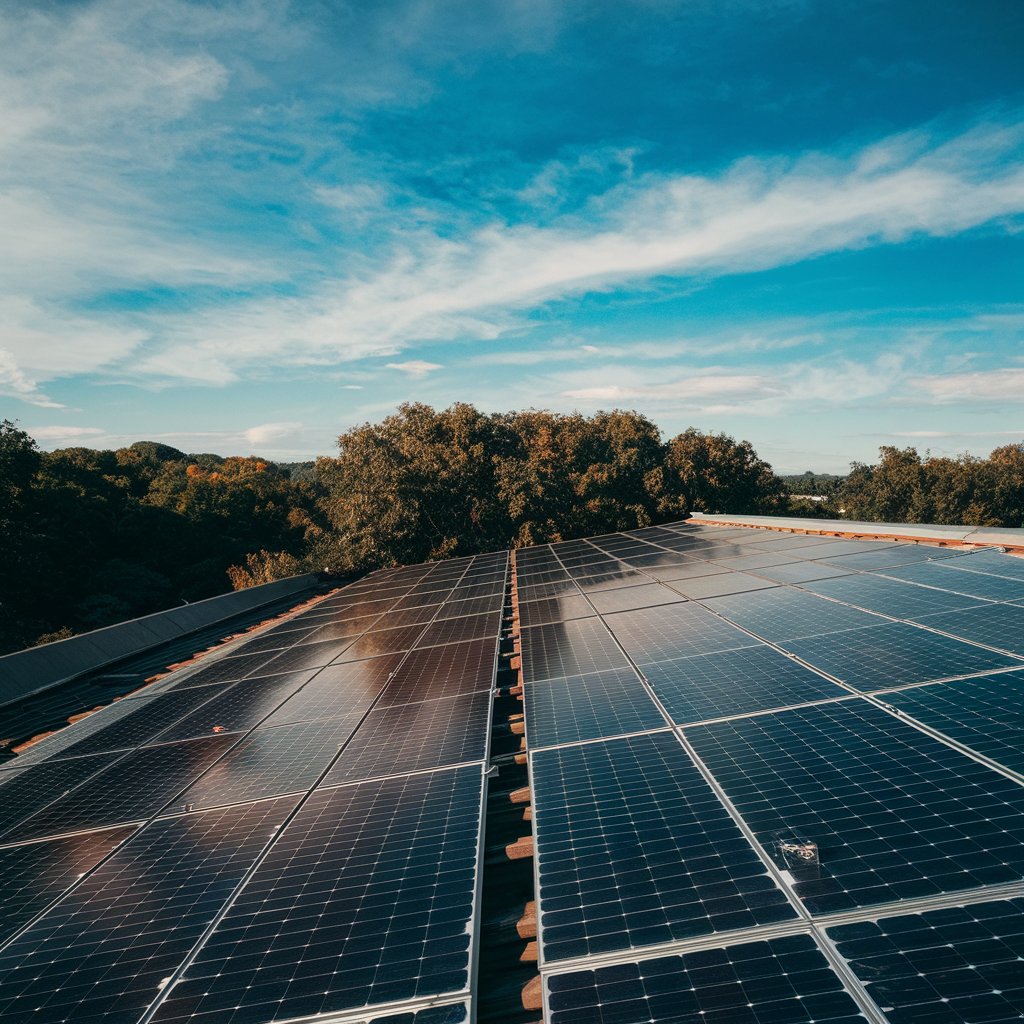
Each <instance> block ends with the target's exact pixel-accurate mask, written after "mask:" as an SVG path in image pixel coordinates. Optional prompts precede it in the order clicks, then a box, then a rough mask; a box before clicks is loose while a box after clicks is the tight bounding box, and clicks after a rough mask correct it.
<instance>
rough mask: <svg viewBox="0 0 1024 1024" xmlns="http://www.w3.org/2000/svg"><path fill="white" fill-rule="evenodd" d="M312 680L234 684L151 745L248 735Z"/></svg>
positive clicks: (281, 678) (275, 678) (303, 677)
mask: <svg viewBox="0 0 1024 1024" xmlns="http://www.w3.org/2000/svg"><path fill="white" fill-rule="evenodd" d="M308 678H309V673H306V672H302V673H298V674H297V675H283V676H266V677H265V678H261V679H246V680H243V681H242V682H240V683H235V684H234V685H233V686H231V687H229V688H228V689H227V690H225V691H224V692H223V693H219V694H217V695H216V696H215V697H213V698H212V699H211V700H208V701H207V702H206V703H205V704H203V705H202V707H199V708H196V710H195V711H193V712H192V713H191V714H190V715H187V716H186V717H185V718H183V719H182V720H181V721H180V722H177V723H175V724H174V725H172V726H171V727H170V728H169V729H166V730H164V732H162V733H160V734H159V735H158V736H155V737H154V738H153V739H152V741H151V742H154V743H168V742H170V741H172V740H187V739H192V738H193V737H198V736H212V735H216V734H217V733H222V732H246V731H248V730H249V729H251V728H253V727H254V726H256V725H258V724H259V723H260V722H262V721H263V719H264V718H266V717H267V715H269V714H270V713H271V712H272V711H274V710H275V709H276V708H277V707H278V706H279V705H280V704H282V703H283V702H284V701H286V700H287V699H288V698H289V697H290V696H291V695H292V694H293V693H295V691H296V690H298V689H299V687H300V686H302V684H303V683H304V682H305V681H306V680H307V679H308Z"/></svg>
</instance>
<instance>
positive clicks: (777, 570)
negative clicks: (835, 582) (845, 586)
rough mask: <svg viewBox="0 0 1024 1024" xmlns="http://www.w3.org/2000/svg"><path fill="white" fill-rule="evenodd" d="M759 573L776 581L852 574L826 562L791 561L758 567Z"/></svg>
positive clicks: (809, 579) (782, 581) (791, 581)
mask: <svg viewBox="0 0 1024 1024" xmlns="http://www.w3.org/2000/svg"><path fill="white" fill-rule="evenodd" d="M757 575H758V576H764V577H765V579H769V580H774V581H775V582H776V583H808V582H810V581H811V580H827V579H833V578H838V577H840V576H850V575H852V574H851V572H850V570H849V569H840V568H839V567H838V566H834V565H826V564H825V563H824V562H789V563H788V564H786V565H773V566H771V567H770V568H766V569H758V570H757Z"/></svg>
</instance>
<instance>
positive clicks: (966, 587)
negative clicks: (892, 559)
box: [885, 558, 1024, 601]
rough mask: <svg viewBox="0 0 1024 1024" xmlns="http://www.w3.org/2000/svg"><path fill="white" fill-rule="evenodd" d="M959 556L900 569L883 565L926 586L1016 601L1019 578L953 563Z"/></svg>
mask: <svg viewBox="0 0 1024 1024" xmlns="http://www.w3.org/2000/svg"><path fill="white" fill-rule="evenodd" d="M959 561H960V559H959V558H956V559H949V560H947V561H942V562H926V563H924V564H922V565H908V566H904V567H901V568H899V569H886V570H885V575H886V576H893V577H895V578H896V579H899V580H909V581H910V582H911V583H922V584H924V585H926V586H929V587H939V588H940V589H942V590H953V591H955V592H956V593H958V594H967V595H968V596H970V597H984V598H988V600H990V601H1019V600H1020V599H1021V597H1024V594H1022V593H1021V590H1022V584H1021V581H1020V580H1015V579H1009V578H1007V577H1004V576H991V575H988V574H986V573H980V572H967V571H966V570H963V569H957V568H956V567H955V566H953V565H952V563H953V562H959Z"/></svg>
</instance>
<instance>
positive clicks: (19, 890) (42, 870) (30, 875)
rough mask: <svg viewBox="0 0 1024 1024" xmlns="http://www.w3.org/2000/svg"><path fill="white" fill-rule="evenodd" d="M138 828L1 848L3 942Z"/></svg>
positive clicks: (0, 926) (0, 939) (0, 924)
mask: <svg viewBox="0 0 1024 1024" xmlns="http://www.w3.org/2000/svg"><path fill="white" fill-rule="evenodd" d="M134 831H135V827H134V826H129V827H127V828H126V827H121V828H111V829H106V830H104V831H102V832H85V833H83V834H81V835H77V836H66V837H65V838H63V839H51V840H49V841H48V842H42V843H25V844H23V845H21V846H8V847H5V848H3V849H0V878H3V886H4V898H3V903H2V904H0V943H3V942H5V941H6V940H7V939H9V938H10V937H11V936H12V935H13V934H14V933H15V932H16V931H18V930H19V929H20V928H22V927H23V926H24V925H26V924H28V922H29V921H31V920H32V918H33V917H35V916H36V915H37V914H39V913H40V912H42V911H43V910H45V909H46V908H47V907H48V906H49V904H50V903H52V902H53V901H54V900H55V899H56V898H57V897H58V896H60V894H61V893H62V892H64V891H65V890H66V889H67V888H68V887H69V886H70V885H72V884H73V883H74V882H76V881H78V879H79V877H81V875H83V874H84V873H85V872H87V871H90V870H92V868H94V867H95V866H96V865H97V864H99V862H100V861H101V860H103V858H104V857H106V856H107V854H109V853H110V851H111V850H113V849H114V847H116V846H117V845H118V844H119V843H121V842H123V841H124V840H125V839H127V838H128V836H130V835H131V834H132V833H133V832H134Z"/></svg>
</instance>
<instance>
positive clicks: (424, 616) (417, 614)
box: [373, 604, 439, 632]
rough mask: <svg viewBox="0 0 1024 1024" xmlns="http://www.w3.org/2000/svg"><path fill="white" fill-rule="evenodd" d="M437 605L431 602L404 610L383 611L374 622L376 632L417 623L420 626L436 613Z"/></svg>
mask: <svg viewBox="0 0 1024 1024" xmlns="http://www.w3.org/2000/svg"><path fill="white" fill-rule="evenodd" d="M438 611H439V606H438V605H436V604H432V605H430V606H429V607H426V608H407V609H406V610H405V611H404V612H385V613H384V614H383V615H382V616H381V617H380V618H379V619H378V620H377V621H376V622H375V623H374V624H373V629H374V632H376V631H377V630H379V629H396V628H397V627H399V626H414V625H416V623H419V624H420V626H421V627H423V626H425V625H426V624H427V623H428V622H430V621H431V620H432V619H433V618H434V617H435V616H436V615H437V613H438Z"/></svg>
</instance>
